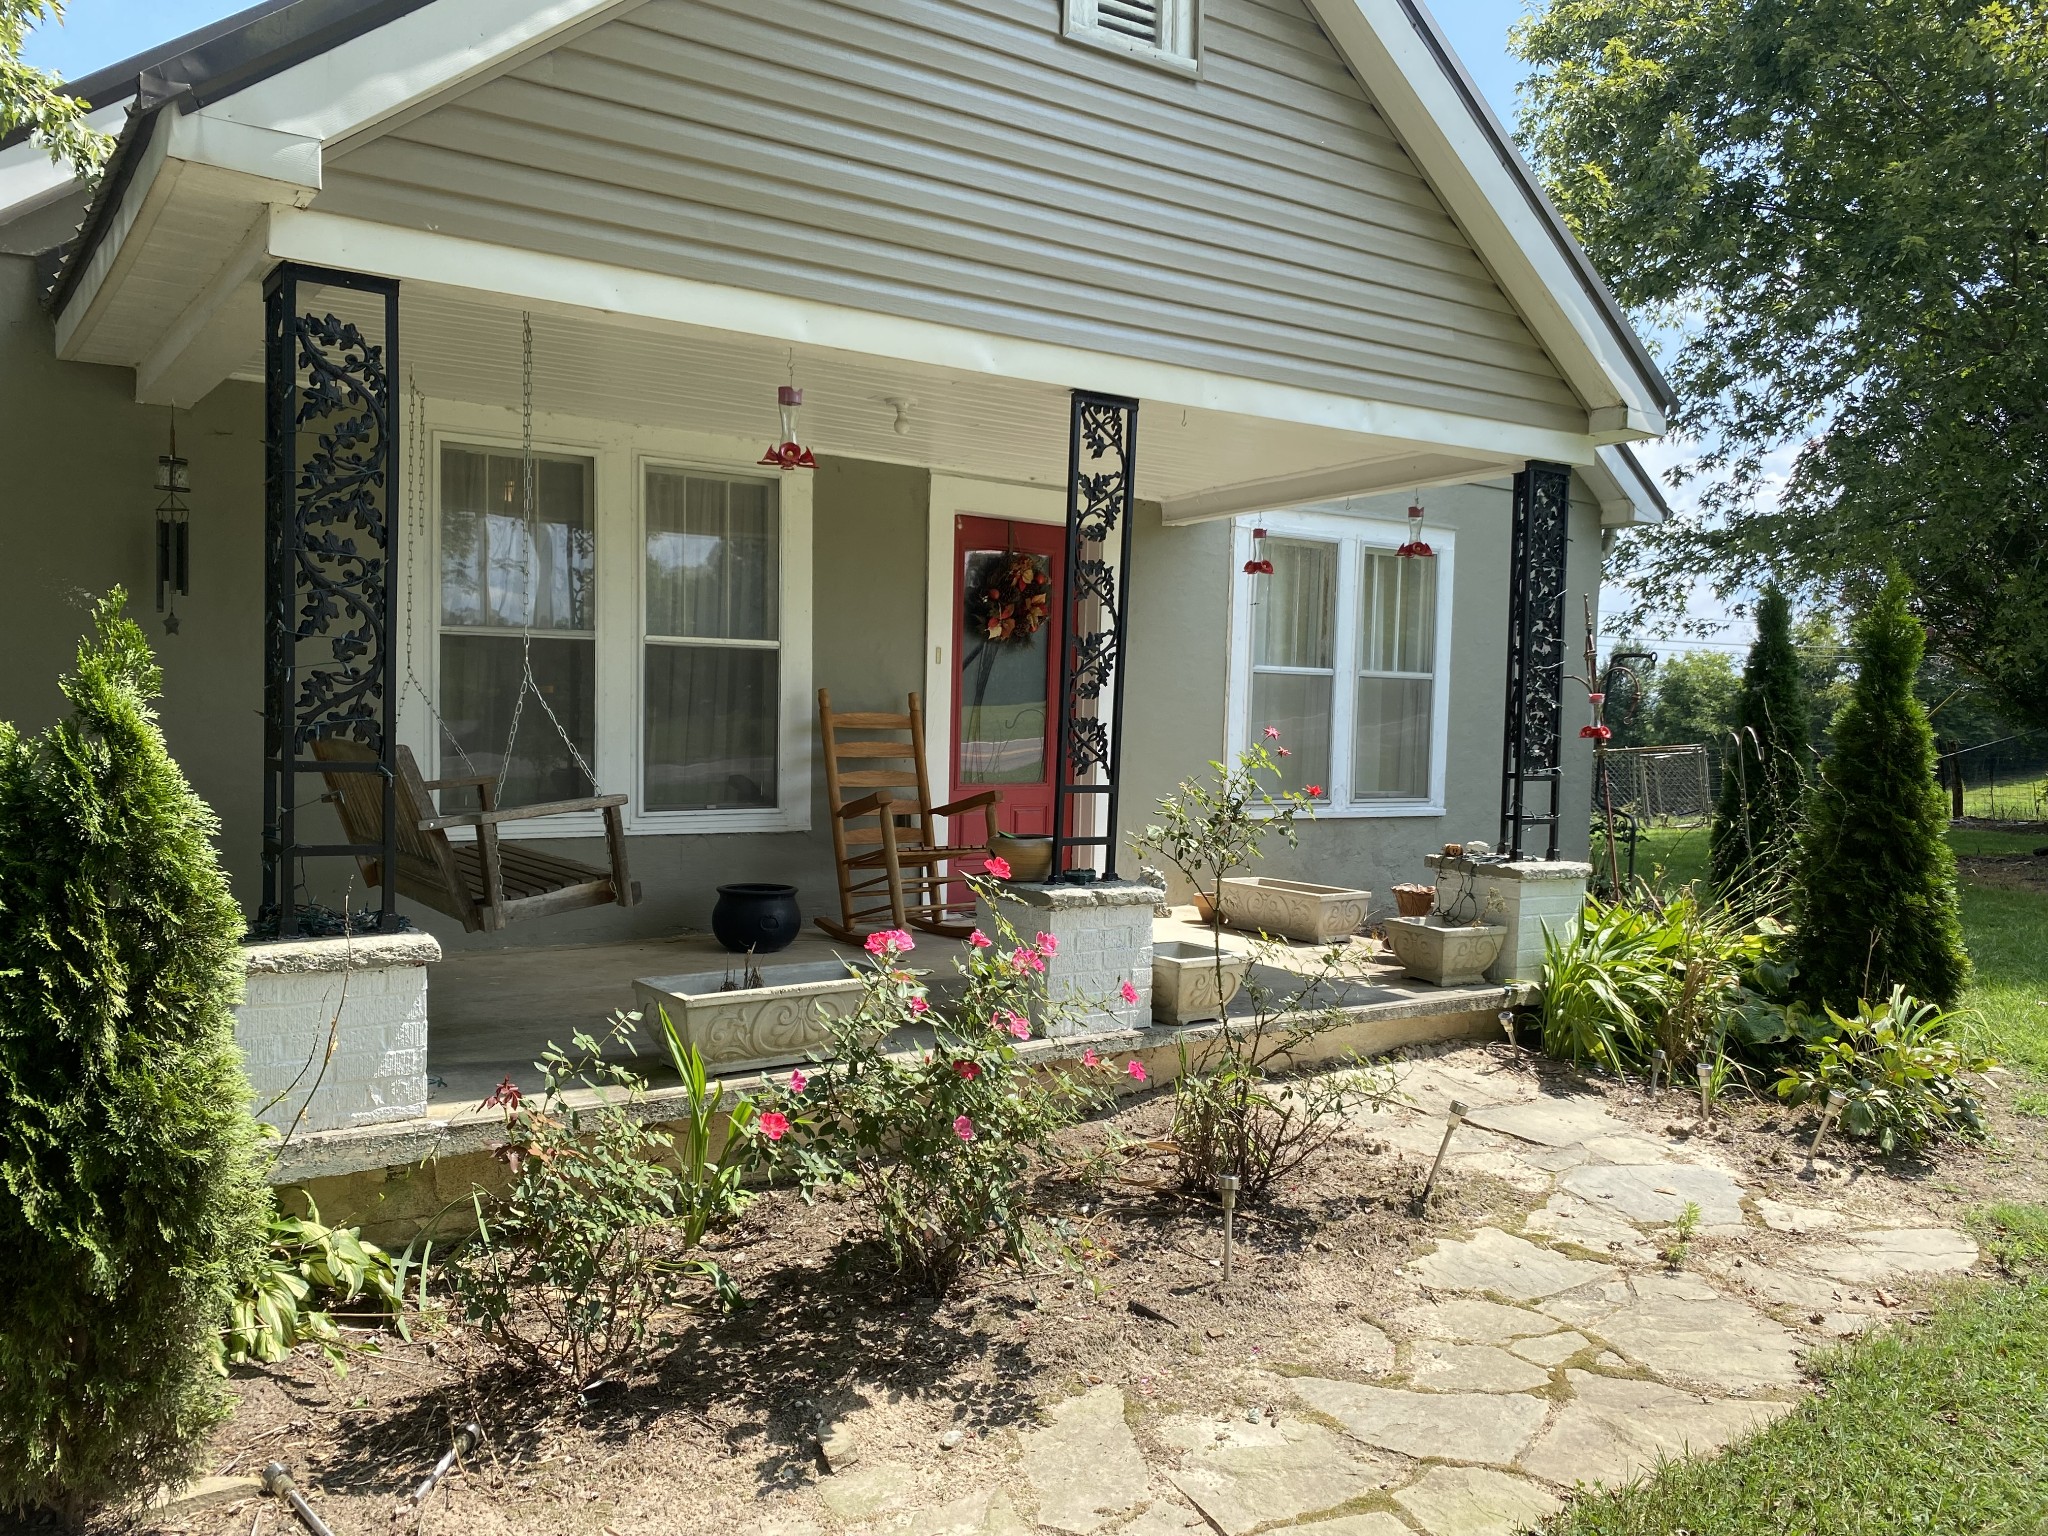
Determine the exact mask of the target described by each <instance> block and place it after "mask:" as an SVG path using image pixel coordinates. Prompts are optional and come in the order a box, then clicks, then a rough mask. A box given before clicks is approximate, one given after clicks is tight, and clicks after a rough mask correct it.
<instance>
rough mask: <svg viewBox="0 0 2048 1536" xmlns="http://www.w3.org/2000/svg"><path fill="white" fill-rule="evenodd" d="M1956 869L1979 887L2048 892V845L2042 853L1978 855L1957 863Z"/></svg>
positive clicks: (1967, 857) (1964, 858) (1972, 855)
mask: <svg viewBox="0 0 2048 1536" xmlns="http://www.w3.org/2000/svg"><path fill="white" fill-rule="evenodd" d="M1956 867H1957V868H1958V869H1959V870H1961V871H1962V873H1963V874H1965V875H1967V876H1969V877H1970V878H1971V879H1972V880H1975V881H1976V882H1977V883H1978V884H1979V885H2001V886H2005V887H2006V888H2007V889H2010V890H2020V891H2048V845H2044V846H2043V848H2042V850H2041V851H2040V852H2039V853H2032V854H2027V853H1976V854H1970V855H1968V856H1966V857H1963V858H1959V859H1957V860H1956Z"/></svg>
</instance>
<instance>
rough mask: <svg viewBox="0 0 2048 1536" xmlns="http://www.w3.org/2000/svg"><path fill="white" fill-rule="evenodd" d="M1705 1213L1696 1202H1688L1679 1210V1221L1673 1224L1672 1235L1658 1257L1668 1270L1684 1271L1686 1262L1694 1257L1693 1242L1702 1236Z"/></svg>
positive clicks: (1658, 1253)
mask: <svg viewBox="0 0 2048 1536" xmlns="http://www.w3.org/2000/svg"><path fill="white" fill-rule="evenodd" d="M1704 1214H1705V1213H1704V1212H1702V1211H1701V1210H1700V1208H1699V1204H1698V1203H1697V1202H1696V1201H1692V1200H1688V1201H1686V1202H1685V1204H1684V1205H1683V1206H1682V1207H1681V1208H1680V1209H1679V1212H1678V1220H1676V1221H1675V1222H1673V1223H1672V1224H1671V1235H1670V1236H1669V1237H1668V1238H1666V1239H1665V1241H1664V1246H1663V1247H1662V1248H1660V1249H1658V1251H1657V1256H1658V1257H1659V1258H1661V1259H1662V1260H1663V1261H1664V1264H1665V1267H1666V1268H1668V1269H1683V1268H1685V1261H1686V1260H1687V1259H1689V1258H1691V1257H1692V1240H1693V1239H1694V1238H1695V1237H1698V1236H1699V1234H1700V1221H1701V1219H1702V1217H1703V1215H1704Z"/></svg>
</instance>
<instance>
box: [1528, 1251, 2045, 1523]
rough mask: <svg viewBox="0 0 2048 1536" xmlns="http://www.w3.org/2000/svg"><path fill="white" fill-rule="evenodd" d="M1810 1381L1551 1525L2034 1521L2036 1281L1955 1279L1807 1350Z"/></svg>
mask: <svg viewBox="0 0 2048 1536" xmlns="http://www.w3.org/2000/svg"><path fill="white" fill-rule="evenodd" d="M1820 1375H1821V1377H1822V1380H1823V1382H1824V1391H1823V1394H1822V1395H1820V1396H1818V1397H1814V1398H1810V1399H1808V1400H1807V1401H1806V1402H1805V1403H1803V1404H1802V1405H1801V1406H1800V1407H1799V1408H1798V1409H1796V1410H1795V1411H1794V1412H1792V1413H1790V1414H1788V1415H1787V1416H1786V1417H1785V1418H1783V1419H1780V1420H1779V1421H1778V1422H1777V1423H1775V1424H1773V1425H1771V1426H1770V1427H1769V1428H1768V1429H1765V1430H1763V1431H1761V1432H1760V1433H1759V1434H1757V1435H1756V1436H1754V1437H1753V1438H1751V1439H1750V1440H1748V1441H1746V1442H1744V1443H1743V1444H1741V1445H1738V1446H1736V1447H1735V1448H1734V1449H1732V1450H1730V1451H1729V1452H1727V1453H1726V1454H1725V1455H1722V1456H1720V1457H1717V1458H1715V1459H1713V1460H1710V1461H1690V1460H1689V1461H1681V1462H1676V1463H1673V1464H1671V1465H1668V1466H1666V1467H1665V1468H1664V1470H1663V1471H1662V1472H1660V1473H1659V1474H1658V1475H1657V1476H1656V1477H1654V1478H1652V1479H1650V1480H1649V1481H1648V1482H1646V1483H1644V1484H1642V1485H1641V1486H1640V1487H1637V1488H1632V1489H1629V1490H1627V1491H1625V1492H1623V1493H1619V1494H1603V1495H1600V1496H1597V1497H1588V1498H1585V1499H1583V1500H1581V1501H1580V1502H1578V1503H1576V1504H1574V1505H1573V1506H1572V1507H1571V1508H1570V1509H1568V1510H1566V1511H1565V1512H1564V1513H1563V1514H1561V1515H1558V1516H1557V1517H1556V1518H1554V1519H1553V1520H1551V1522H1550V1523H1549V1524H1548V1525H1546V1526H1545V1527H1544V1530H1545V1531H1546V1532H1547V1533H1549V1536H1672V1533H1674V1532H1679V1531H1683V1532H1686V1533H1688V1536H1764V1533H1771V1536H1908V1533H1911V1536H1932V1533H1953V1536H1965V1533H1973V1532H1982V1533H1989V1532H1992V1531H1998V1532H2000V1533H2001V1536H2005V1533H2010V1536H2022V1533H2025V1536H2036V1533H2038V1532H2039V1531H2041V1530H2043V1529H2048V1525H2043V1524H2041V1523H2040V1522H2048V1283H2043V1282H2041V1281H2033V1282H2029V1283H2025V1284H2019V1285H1997V1284H1979V1285H1975V1286H1970V1287H1964V1288H1961V1289H1959V1290H1957V1291H1956V1292H1955V1293H1953V1295H1952V1299H1951V1300H1950V1302H1949V1303H1948V1304H1947V1305H1946V1306H1944V1307H1943V1308H1942V1309H1941V1310H1940V1311H1939V1312H1937V1313H1936V1314H1935V1317H1934V1319H1933V1320H1932V1321H1931V1322H1929V1323H1928V1324H1926V1325H1925V1326H1924V1327H1919V1328H1913V1329H1910V1330H1908V1329H1900V1330H1897V1331H1892V1330H1887V1331H1886V1332H1885V1333H1884V1334H1882V1335H1881V1336H1879V1337H1877V1338H1875V1339H1871V1340H1869V1341H1867V1342H1865V1343H1862V1344H1859V1345H1855V1346H1852V1347H1850V1348H1848V1349H1845V1350H1842V1351H1839V1352H1837V1353H1835V1354H1833V1355H1831V1356H1828V1357H1826V1358H1824V1359H1823V1360H1822V1361H1821V1362H1820Z"/></svg>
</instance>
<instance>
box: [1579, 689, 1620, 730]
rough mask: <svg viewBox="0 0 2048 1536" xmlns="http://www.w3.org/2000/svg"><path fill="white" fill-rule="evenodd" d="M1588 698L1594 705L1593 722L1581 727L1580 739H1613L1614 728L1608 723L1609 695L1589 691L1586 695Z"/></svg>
mask: <svg viewBox="0 0 2048 1536" xmlns="http://www.w3.org/2000/svg"><path fill="white" fill-rule="evenodd" d="M1586 698H1587V701H1588V702H1589V703H1591V704H1592V706H1593V723H1592V724H1591V725H1588V726H1584V727H1582V728H1581V729H1580V731H1579V739H1580V740H1581V741H1611V740H1613V738H1614V728H1613V727H1612V726H1610V725H1609V724H1608V723H1607V695H1606V694H1604V693H1589V694H1587V695H1586Z"/></svg>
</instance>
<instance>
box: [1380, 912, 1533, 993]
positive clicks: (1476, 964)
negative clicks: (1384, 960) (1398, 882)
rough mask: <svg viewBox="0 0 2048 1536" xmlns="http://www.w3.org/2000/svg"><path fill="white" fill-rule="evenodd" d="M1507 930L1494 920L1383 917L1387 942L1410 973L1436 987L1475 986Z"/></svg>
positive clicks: (1505, 935)
mask: <svg viewBox="0 0 2048 1536" xmlns="http://www.w3.org/2000/svg"><path fill="white" fill-rule="evenodd" d="M1507 936H1508V931H1507V929H1506V928H1505V927H1504V926H1501V925H1498V924H1490V923H1489V924H1481V925H1480V926H1478V927H1474V926H1472V925H1471V924H1470V923H1447V922H1445V921H1444V920H1443V918H1441V917H1435V916H1432V917H1395V918H1389V919H1388V920H1387V944H1388V946H1389V947H1390V948H1391V949H1392V950H1393V951H1394V958H1395V959H1396V960H1399V961H1400V962H1401V966H1402V968H1403V969H1404V970H1406V971H1407V972H1408V974H1409V975H1410V976H1414V977H1416V978H1418V979H1419V980H1422V981H1430V982H1435V983H1436V985H1438V986H1440V987H1465V986H1476V985H1477V984H1478V983H1480V982H1482V981H1484V980H1485V979H1486V971H1487V967H1489V966H1491V965H1492V964H1493V962H1494V961H1495V960H1496V959H1497V958H1498V957H1499V955H1500V947H1501V945H1502V944H1504V943H1506V942H1507Z"/></svg>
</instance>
